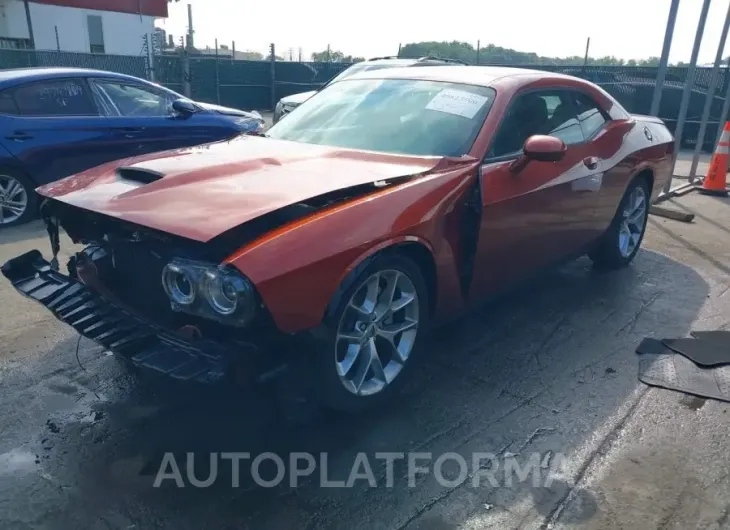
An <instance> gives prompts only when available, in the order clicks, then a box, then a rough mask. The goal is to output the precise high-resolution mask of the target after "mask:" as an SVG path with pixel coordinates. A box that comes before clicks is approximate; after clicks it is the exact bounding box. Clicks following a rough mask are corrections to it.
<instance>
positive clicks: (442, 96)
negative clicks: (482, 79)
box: [426, 88, 489, 119]
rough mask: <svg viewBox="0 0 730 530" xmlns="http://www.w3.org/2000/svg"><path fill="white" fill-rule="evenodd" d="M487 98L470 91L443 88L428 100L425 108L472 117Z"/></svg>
mask: <svg viewBox="0 0 730 530" xmlns="http://www.w3.org/2000/svg"><path fill="white" fill-rule="evenodd" d="M488 100H489V98H488V97H485V96H480V95H479V94H474V93H472V92H466V91H464V90H454V89H451V88H445V89H444V90H442V91H441V92H439V93H438V94H436V95H435V96H434V98H433V99H432V100H431V101H429V102H428V105H426V109H428V110H437V111H439V112H446V113H448V114H456V115H457V116H463V117H464V118H469V119H472V118H473V117H474V116H476V113H477V112H479V109H481V108H482V107H483V106H484V104H485V103H486V102H487V101H488Z"/></svg>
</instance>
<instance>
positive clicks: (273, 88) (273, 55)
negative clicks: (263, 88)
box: [269, 42, 276, 110]
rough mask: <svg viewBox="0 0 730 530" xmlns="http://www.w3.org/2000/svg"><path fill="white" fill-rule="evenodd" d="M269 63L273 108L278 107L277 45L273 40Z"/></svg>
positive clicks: (270, 47)
mask: <svg viewBox="0 0 730 530" xmlns="http://www.w3.org/2000/svg"><path fill="white" fill-rule="evenodd" d="M269 49H270V51H271V53H270V55H269V64H270V67H271V110H274V109H275V108H276V46H274V43H273V42H272V43H271V45H270V46H269Z"/></svg>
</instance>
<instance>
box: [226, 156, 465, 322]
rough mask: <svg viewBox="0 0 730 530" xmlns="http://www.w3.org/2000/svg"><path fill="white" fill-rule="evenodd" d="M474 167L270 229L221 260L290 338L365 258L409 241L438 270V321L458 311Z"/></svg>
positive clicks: (318, 315) (317, 316)
mask: <svg viewBox="0 0 730 530" xmlns="http://www.w3.org/2000/svg"><path fill="white" fill-rule="evenodd" d="M475 181H476V163H473V164H470V165H469V166H468V167H464V166H463V165H462V166H461V167H459V168H456V169H451V170H448V171H445V172H439V173H436V174H432V175H429V176H424V177H421V178H418V179H416V180H414V181H411V182H408V183H405V184H401V185H399V186H396V187H393V188H390V189H385V190H383V191H381V192H377V193H375V194H372V195H368V196H366V197H363V198H360V199H357V200H355V201H352V202H349V203H346V204H343V205H340V206H336V207H334V208H331V209H329V210H326V211H323V212H320V213H318V214H315V215H313V216H311V217H309V218H306V219H303V220H300V221H298V222H296V223H294V224H292V225H288V226H286V227H284V228H281V229H279V230H276V231H274V232H272V233H270V234H268V235H266V236H265V237H263V238H261V239H259V240H258V241H255V242H254V243H252V244H250V245H248V246H246V247H244V248H242V249H241V250H239V251H237V252H235V253H234V254H232V255H231V256H230V257H229V258H228V259H227V260H226V262H227V263H230V264H232V265H233V266H235V267H236V268H238V269H239V270H240V271H241V272H243V273H244V274H246V275H247V276H248V277H249V278H250V279H251V280H252V281H253V283H254V284H255V285H256V288H257V290H258V292H259V294H260V295H261V297H262V298H263V302H264V304H265V305H266V307H267V308H268V310H269V311H270V313H271V314H272V316H273V318H274V321H275V323H276V325H277V327H278V328H279V329H280V330H282V331H284V332H287V333H294V332H298V331H303V330H306V329H310V328H313V327H315V326H317V325H319V324H320V323H321V321H322V318H323V316H324V314H325V311H326V309H327V307H328V304H329V303H330V300H332V298H333V296H334V294H335V293H336V292H337V289H338V288H339V287H340V285H341V284H342V282H343V280H344V279H345V278H346V277H347V275H348V274H349V273H350V272H351V271H352V270H353V269H354V268H355V267H356V266H357V265H358V264H360V263H362V262H363V260H365V259H366V258H367V257H368V256H371V255H372V254H373V253H374V252H377V251H379V250H382V249H384V248H386V247H388V246H391V245H396V244H399V243H405V242H413V243H417V244H422V245H423V246H424V247H426V248H427V249H428V250H429V251H430V252H432V255H433V259H434V262H435V265H436V276H437V278H436V281H437V286H438V291H437V293H436V297H435V298H436V300H435V304H436V306H435V317H436V319H437V320H438V319H441V318H446V317H447V316H448V315H449V314H452V313H454V312H457V311H459V310H461V309H462V308H463V305H464V304H463V299H462V296H461V292H460V289H459V274H458V271H459V266H460V264H459V263H458V259H457V256H458V255H459V253H458V249H459V244H460V241H459V237H460V232H459V231H458V230H456V227H457V226H458V217H459V216H460V215H462V214H463V205H464V196H465V194H466V193H467V191H468V190H469V188H470V186H473V185H474V183H475Z"/></svg>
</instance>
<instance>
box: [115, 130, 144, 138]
mask: <svg viewBox="0 0 730 530" xmlns="http://www.w3.org/2000/svg"><path fill="white" fill-rule="evenodd" d="M115 130H116V132H117V133H119V134H121V135H122V136H124V137H125V138H135V137H136V136H137V135H138V134H139V133H141V132H142V131H144V127H119V128H118V129H115Z"/></svg>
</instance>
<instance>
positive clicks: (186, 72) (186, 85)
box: [180, 47, 191, 98]
mask: <svg viewBox="0 0 730 530" xmlns="http://www.w3.org/2000/svg"><path fill="white" fill-rule="evenodd" d="M180 53H181V54H182V86H183V95H184V96H185V97H186V98H189V97H191V91H190V56H189V55H188V50H187V49H186V48H185V47H182V48H181V50H180Z"/></svg>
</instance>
